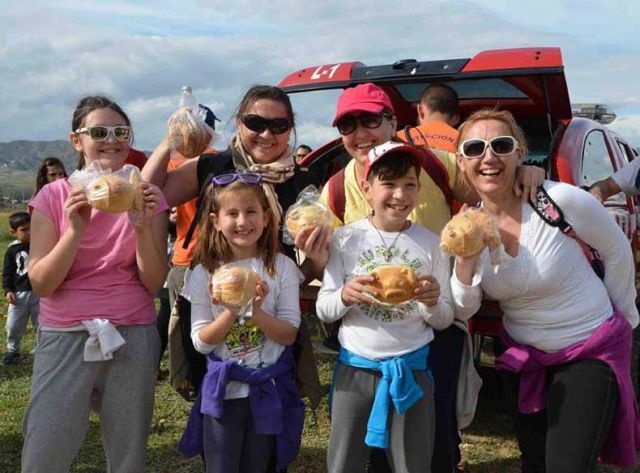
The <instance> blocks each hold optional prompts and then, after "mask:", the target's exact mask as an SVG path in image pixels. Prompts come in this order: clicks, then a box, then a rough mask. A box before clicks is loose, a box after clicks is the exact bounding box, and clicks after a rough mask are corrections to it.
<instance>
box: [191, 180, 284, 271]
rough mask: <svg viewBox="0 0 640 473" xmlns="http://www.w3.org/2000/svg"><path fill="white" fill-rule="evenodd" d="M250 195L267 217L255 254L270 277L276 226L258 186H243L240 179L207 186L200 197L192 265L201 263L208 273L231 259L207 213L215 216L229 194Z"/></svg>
mask: <svg viewBox="0 0 640 473" xmlns="http://www.w3.org/2000/svg"><path fill="white" fill-rule="evenodd" d="M234 192H236V193H238V194H240V193H241V192H243V193H250V194H252V195H253V196H255V197H256V198H257V199H258V201H259V202H260V206H261V207H262V210H263V211H264V212H265V214H266V215H267V218H268V221H267V226H266V227H265V228H264V230H263V231H262V235H260V238H259V239H258V242H257V246H258V254H259V258H260V259H261V260H262V262H263V264H264V266H265V268H267V273H268V274H269V275H270V276H274V275H275V273H276V271H275V261H276V255H277V254H278V252H279V251H280V241H279V239H278V226H277V225H276V220H275V218H274V217H273V215H274V214H273V211H272V209H271V208H270V206H269V201H268V199H267V196H266V194H265V192H264V190H263V189H262V186H261V185H259V184H245V183H244V182H242V181H241V180H239V179H238V180H236V181H234V182H232V183H231V184H229V185H226V186H215V187H213V184H209V185H208V186H207V188H206V190H205V192H204V196H203V208H202V217H200V222H199V225H198V227H199V228H198V235H199V236H198V242H197V243H196V248H195V252H194V254H193V263H194V264H201V265H202V266H204V267H205V268H207V270H208V271H210V272H213V271H215V270H216V269H217V268H218V267H219V266H220V265H222V264H225V263H229V262H230V261H232V260H233V250H232V249H231V245H230V244H229V242H228V241H227V239H226V238H225V236H224V235H223V234H222V232H221V231H219V230H216V228H215V227H214V225H213V219H212V218H211V214H212V213H213V214H216V215H219V213H220V209H221V206H222V205H221V203H222V201H223V199H224V198H225V197H227V198H228V196H229V194H231V193H234Z"/></svg>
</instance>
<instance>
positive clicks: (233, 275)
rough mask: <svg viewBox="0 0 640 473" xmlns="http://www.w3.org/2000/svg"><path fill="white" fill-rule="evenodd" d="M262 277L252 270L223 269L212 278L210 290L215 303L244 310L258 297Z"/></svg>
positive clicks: (240, 268) (239, 268) (238, 268)
mask: <svg viewBox="0 0 640 473" xmlns="http://www.w3.org/2000/svg"><path fill="white" fill-rule="evenodd" d="M260 283H261V279H260V275H259V274H258V273H257V272H255V271H253V270H252V269H248V268H242V267H221V268H219V269H218V270H217V271H216V272H215V273H214V274H213V276H212V277H211V279H210V282H209V289H210V293H211V298H212V300H213V302H215V303H220V304H224V305H227V306H231V307H234V308H238V309H239V308H242V307H244V306H245V305H247V304H248V303H249V302H250V301H251V300H252V299H253V298H254V297H256V289H257V286H258V285H259V284H260Z"/></svg>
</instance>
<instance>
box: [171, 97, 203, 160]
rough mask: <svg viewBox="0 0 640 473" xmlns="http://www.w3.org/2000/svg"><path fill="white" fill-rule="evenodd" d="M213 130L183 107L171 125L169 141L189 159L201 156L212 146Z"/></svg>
mask: <svg viewBox="0 0 640 473" xmlns="http://www.w3.org/2000/svg"><path fill="white" fill-rule="evenodd" d="M212 138H213V137H212V135H211V129H210V128H209V127H208V126H207V125H205V124H204V123H200V122H199V121H197V120H196V119H195V117H193V115H192V113H191V109H190V108H188V107H182V108H181V109H180V110H179V111H178V112H177V113H176V114H175V115H174V117H173V118H172V120H171V121H170V123H169V140H170V142H171V143H172V144H173V147H174V149H175V150H176V151H177V152H178V153H180V154H181V155H182V156H184V157H185V158H187V159H191V158H195V157H196V156H200V155H201V154H202V153H203V152H204V150H206V149H207V148H208V147H209V145H210V144H211V139H212Z"/></svg>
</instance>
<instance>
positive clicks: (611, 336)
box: [451, 110, 640, 473]
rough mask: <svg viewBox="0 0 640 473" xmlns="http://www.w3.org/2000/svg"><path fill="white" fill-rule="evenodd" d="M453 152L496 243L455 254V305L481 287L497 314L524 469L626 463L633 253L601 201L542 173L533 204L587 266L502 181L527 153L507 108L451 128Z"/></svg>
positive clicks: (637, 439)
mask: <svg viewBox="0 0 640 473" xmlns="http://www.w3.org/2000/svg"><path fill="white" fill-rule="evenodd" d="M459 131H460V135H459V138H458V153H457V161H458V165H459V167H460V170H461V171H462V172H463V174H464V178H465V179H466V180H467V182H468V183H469V184H470V185H471V186H473V188H474V189H475V190H476V191H477V192H478V194H479V195H480V197H481V199H482V208H483V211H484V212H486V213H488V214H489V215H491V216H492V217H493V218H494V220H495V222H496V224H497V226H498V228H499V230H500V235H501V237H502V244H501V245H500V246H498V247H497V248H492V249H485V250H483V251H481V252H480V253H477V254H475V255H472V256H470V257H466V258H462V257H457V258H456V263H455V271H454V275H453V276H452V280H451V284H452V291H453V294H454V299H455V301H456V304H457V305H461V306H464V307H475V308H477V307H479V305H480V301H481V297H482V293H483V292H484V293H485V294H487V295H488V296H490V297H491V298H493V299H496V300H498V301H499V302H500V306H501V308H502V310H503V312H504V319H503V333H502V334H501V338H502V341H503V342H504V344H505V348H506V351H505V352H504V353H503V354H502V355H501V356H500V357H499V359H498V361H497V367H498V369H503V370H508V375H507V376H508V378H509V381H510V383H509V384H510V385H511V386H512V391H514V394H516V396H515V398H516V399H517V411H516V430H517V437H518V442H519V446H520V450H521V453H522V463H523V467H522V471H523V472H527V473H529V472H546V473H556V472H558V473H559V472H562V473H567V472H576V473H578V472H580V473H584V472H591V471H594V469H595V465H596V461H597V460H598V458H601V459H602V460H603V461H606V462H608V463H612V464H615V465H618V466H621V467H625V468H630V467H633V466H635V463H636V460H635V449H636V447H637V446H638V445H640V429H639V424H638V414H637V412H638V410H637V407H636V401H635V396H634V393H633V387H632V382H631V377H630V357H631V330H632V328H633V327H635V326H636V325H637V324H638V311H637V309H636V307H635V303H634V302H635V297H636V291H635V287H634V268H633V256H632V254H631V249H630V245H629V243H628V241H627V240H626V237H625V236H624V234H623V233H622V231H621V230H620V228H619V227H618V226H617V225H616V224H615V222H614V221H613V219H612V218H611V217H610V216H609V215H608V213H607V211H606V210H605V209H604V207H602V206H601V205H600V203H599V202H598V201H597V200H596V199H595V198H593V197H592V196H591V195H589V194H588V193H587V192H584V191H583V190H581V189H578V188H576V187H573V186H570V185H568V184H563V183H555V182H551V181H545V182H544V183H543V188H544V190H545V191H546V195H545V193H544V192H542V193H541V191H540V190H539V196H544V199H547V200H546V201H543V200H541V199H543V197H538V202H537V203H540V202H549V200H551V201H553V202H555V206H554V208H555V209H558V208H559V209H561V211H562V213H563V214H564V219H565V220H566V222H568V223H569V224H570V225H571V226H572V227H573V230H574V231H575V235H577V237H578V238H579V239H581V240H582V241H583V242H584V243H586V244H588V245H590V246H591V247H593V248H595V249H596V250H597V251H598V252H599V253H600V255H601V257H602V259H603V261H604V272H605V275H604V279H603V280H602V279H600V277H599V276H598V275H597V274H596V272H595V271H594V270H593V268H592V266H591V265H590V262H589V260H588V259H587V257H586V256H585V253H583V250H582V249H581V246H580V244H579V242H578V239H577V238H575V237H573V238H572V237H571V236H569V235H568V234H565V233H563V232H562V231H561V230H560V229H559V228H558V227H556V226H552V225H551V224H549V223H547V222H546V221H545V220H544V219H543V218H542V216H541V215H539V214H538V213H537V212H536V210H534V208H533V206H532V205H530V204H529V203H526V202H522V200H521V199H520V198H518V197H516V196H515V195H514V193H513V191H512V188H513V181H514V179H515V169H516V167H517V166H518V164H519V163H520V162H521V161H522V159H523V158H524V157H525V155H526V153H527V145H526V142H525V138H524V135H523V133H522V130H521V129H520V128H519V127H518V125H517V124H516V122H515V120H514V118H513V116H512V115H511V114H510V113H509V112H506V111H496V110H481V111H478V112H476V113H474V114H473V115H471V116H470V117H469V118H468V119H467V121H466V122H465V123H464V124H463V125H462V126H461V127H460V130H459Z"/></svg>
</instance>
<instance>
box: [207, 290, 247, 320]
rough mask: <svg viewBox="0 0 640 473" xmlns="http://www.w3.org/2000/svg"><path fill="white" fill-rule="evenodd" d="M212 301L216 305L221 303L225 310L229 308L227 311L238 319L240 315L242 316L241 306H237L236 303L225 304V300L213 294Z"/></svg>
mask: <svg viewBox="0 0 640 473" xmlns="http://www.w3.org/2000/svg"><path fill="white" fill-rule="evenodd" d="M211 302H213V303H214V304H216V305H220V306H222V307H224V308H225V310H227V311H229V312H230V313H231V315H232V316H233V318H234V319H237V318H238V317H240V307H236V306H234V305H229V304H225V303H224V302H222V301H220V300H218V299H216V298H215V297H213V296H211Z"/></svg>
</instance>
